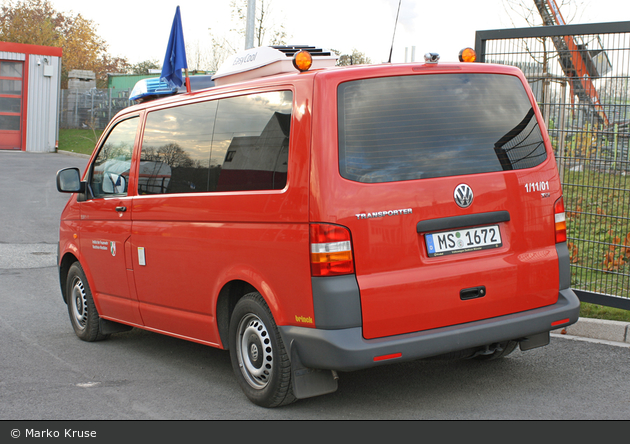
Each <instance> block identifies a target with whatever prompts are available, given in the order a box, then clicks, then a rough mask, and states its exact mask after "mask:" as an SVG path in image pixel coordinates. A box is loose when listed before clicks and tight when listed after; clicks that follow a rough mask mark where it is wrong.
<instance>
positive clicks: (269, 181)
mask: <svg viewBox="0 0 630 444" xmlns="http://www.w3.org/2000/svg"><path fill="white" fill-rule="evenodd" d="M291 105H292V93H291V92H287V91H282V92H275V93H266V94H256V95H251V96H243V97H234V98H230V99H225V100H221V101H220V104H219V113H218V116H217V121H216V124H215V128H214V140H213V144H212V159H211V164H212V165H213V166H220V167H221V174H220V176H219V180H218V182H217V189H216V190H217V191H238V190H274V189H282V188H284V186H285V185H286V182H287V162H288V158H289V129H290V124H291Z"/></svg>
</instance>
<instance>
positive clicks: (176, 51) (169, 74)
mask: <svg viewBox="0 0 630 444" xmlns="http://www.w3.org/2000/svg"><path fill="white" fill-rule="evenodd" d="M182 69H188V63H187V62H186V45H184V32H183V29H182V17H181V15H180V14H179V6H178V7H177V10H176V11H175V18H174V19H173V27H172V28H171V36H170V37H169V38H168V46H167V47H166V56H164V64H163V65H162V73H161V74H160V80H162V81H164V82H166V83H168V85H169V86H170V87H171V88H173V87H180V86H182V85H183V84H184V77H183V75H182Z"/></svg>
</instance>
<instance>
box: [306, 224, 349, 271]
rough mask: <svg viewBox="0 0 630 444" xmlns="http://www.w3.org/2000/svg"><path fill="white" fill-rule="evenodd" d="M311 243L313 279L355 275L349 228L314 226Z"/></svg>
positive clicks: (326, 225)
mask: <svg viewBox="0 0 630 444" xmlns="http://www.w3.org/2000/svg"><path fill="white" fill-rule="evenodd" d="M310 243H311V275H312V276H313V277H323V276H340V275H344V274H352V273H354V260H353V255H352V241H351V239H350V231H349V230H348V229H347V228H345V227H341V226H339V225H330V224H312V225H311V227H310Z"/></svg>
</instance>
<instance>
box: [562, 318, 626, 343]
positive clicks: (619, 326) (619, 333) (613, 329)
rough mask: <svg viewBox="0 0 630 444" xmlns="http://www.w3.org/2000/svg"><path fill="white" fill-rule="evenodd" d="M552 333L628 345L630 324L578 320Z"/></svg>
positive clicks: (600, 320)
mask: <svg viewBox="0 0 630 444" xmlns="http://www.w3.org/2000/svg"><path fill="white" fill-rule="evenodd" d="M552 333H557V334H561V335H570V336H578V337H582V338H590V339H599V340H602V341H610V342H622V343H626V344H630V323H628V322H620V321H606V320H603V319H592V318H580V319H579V320H578V321H577V322H576V323H575V324H573V325H569V326H568V327H565V328H561V329H558V330H553V331H552Z"/></svg>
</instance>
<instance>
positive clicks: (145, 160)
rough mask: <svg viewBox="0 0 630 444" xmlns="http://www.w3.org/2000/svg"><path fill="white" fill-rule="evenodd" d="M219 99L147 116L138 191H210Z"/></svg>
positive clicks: (155, 192) (152, 192)
mask: <svg viewBox="0 0 630 444" xmlns="http://www.w3.org/2000/svg"><path fill="white" fill-rule="evenodd" d="M216 109H217V102H201V103H194V104H190V105H185V106H178V107H175V108H167V109H164V110H159V111H154V112H151V113H149V115H148V116H147V123H146V127H145V130H144V140H143V142H142V153H141V156H140V175H139V181H138V193H139V194H162V193H193V192H203V191H210V189H211V185H210V183H211V182H216V178H214V179H212V178H211V177H210V176H211V175H213V174H214V175H217V174H218V173H216V172H211V171H210V169H209V166H210V151H211V149H212V127H213V125H214V119H215V115H216Z"/></svg>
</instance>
